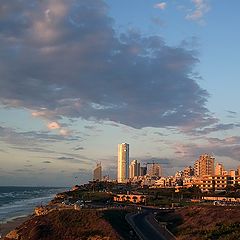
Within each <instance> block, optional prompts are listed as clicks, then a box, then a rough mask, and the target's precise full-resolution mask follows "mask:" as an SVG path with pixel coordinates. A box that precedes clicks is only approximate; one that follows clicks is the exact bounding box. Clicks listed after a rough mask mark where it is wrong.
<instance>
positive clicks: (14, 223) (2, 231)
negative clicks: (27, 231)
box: [0, 216, 30, 239]
mask: <svg viewBox="0 0 240 240" xmlns="http://www.w3.org/2000/svg"><path fill="white" fill-rule="evenodd" d="M29 218H30V216H26V217H19V218H16V219H13V220H11V221H9V222H6V223H0V236H1V237H2V239H3V238H4V237H5V236H6V235H7V234H8V233H9V232H10V231H12V230H14V229H15V228H16V227H18V226H20V225H21V224H22V223H23V222H25V221H26V220H28V219H29ZM1 237H0V239H1Z"/></svg>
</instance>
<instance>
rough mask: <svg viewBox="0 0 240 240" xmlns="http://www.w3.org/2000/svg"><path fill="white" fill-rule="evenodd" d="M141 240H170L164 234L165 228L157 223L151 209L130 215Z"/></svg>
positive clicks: (129, 219)
mask: <svg viewBox="0 0 240 240" xmlns="http://www.w3.org/2000/svg"><path fill="white" fill-rule="evenodd" d="M128 221H129V222H130V224H131V225H132V226H133V228H134V230H135V231H136V233H137V234H138V236H139V237H140V239H141V240H168V238H165V237H164V236H163V234H162V233H163V229H162V228H161V227H160V226H159V225H158V224H157V223H155V222H154V221H155V220H154V219H153V217H152V215H151V212H150V211H143V212H140V213H137V214H134V215H130V216H129V217H128Z"/></svg>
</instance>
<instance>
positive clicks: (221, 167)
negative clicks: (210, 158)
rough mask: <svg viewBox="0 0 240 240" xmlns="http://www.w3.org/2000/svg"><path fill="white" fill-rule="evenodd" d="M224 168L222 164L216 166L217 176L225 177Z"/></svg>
mask: <svg viewBox="0 0 240 240" xmlns="http://www.w3.org/2000/svg"><path fill="white" fill-rule="evenodd" d="M223 172H224V167H223V164H222V163H217V164H216V166H215V175H223Z"/></svg>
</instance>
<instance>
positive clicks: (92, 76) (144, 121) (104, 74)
mask: <svg viewBox="0 0 240 240" xmlns="http://www.w3.org/2000/svg"><path fill="white" fill-rule="evenodd" d="M239 7H240V2H239V1H237V0H233V1H231V3H229V1H227V0H221V1H218V0H212V1H210V0H183V1H181V2H180V1H176V0H171V1H170V0H168V1H167V0H166V1H155V0H149V1H143V0H131V1H127V0H121V1H113V0H108V1H103V0H92V1H88V0H82V1H78V0H48V1H35V2H34V3H32V2H29V1H27V0H22V1H17V0H13V1H7V0H3V1H2V2H1V7H0V12H1V17H0V185H25V186H26V185H38V186H43V185H44V186H71V185H74V184H81V183H84V182H87V181H88V180H91V179H92V169H93V168H94V167H95V163H96V162H98V161H101V163H102V165H103V166H104V171H106V174H107V175H109V176H110V178H114V177H115V176H116V174H117V161H118V160H117V158H118V157H117V150H116V146H117V144H118V143H119V142H127V143H129V144H130V146H131V157H130V160H133V159H137V160H138V161H139V162H143V161H153V160H154V161H156V162H158V163H160V164H161V166H162V168H163V169H164V175H172V174H174V173H175V172H176V171H177V170H179V169H182V168H183V167H185V166H189V165H192V166H193V164H194V162H195V161H196V159H198V157H199V155H201V154H202V153H205V152H206V153H209V154H212V155H214V156H215V158H216V161H217V162H220V163H223V164H224V167H226V169H231V168H235V166H238V165H239V163H240V157H239V156H240V129H239V127H240V122H239V117H240V113H239V107H238V101H237V99H238V95H239V93H238V89H239V88H240V86H239V85H240V82H239V80H238V79H239V77H240V74H239V71H238V62H239V54H238V53H239V51H240V46H239V40H240V33H239V31H238V30H237V29H238V28H239V26H238V25H239V24H238V23H239V20H240V19H239V18H240V16H239V14H238V9H239Z"/></svg>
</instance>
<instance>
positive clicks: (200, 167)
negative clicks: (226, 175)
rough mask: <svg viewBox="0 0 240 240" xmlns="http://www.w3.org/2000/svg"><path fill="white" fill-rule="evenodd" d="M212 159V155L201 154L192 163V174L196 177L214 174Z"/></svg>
mask: <svg viewBox="0 0 240 240" xmlns="http://www.w3.org/2000/svg"><path fill="white" fill-rule="evenodd" d="M214 160H215V158H214V157H213V156H211V155H209V154H206V153H205V154H202V155H201V156H200V157H199V159H198V160H197V161H196V162H195V164H194V175H195V176H197V177H202V176H204V175H214Z"/></svg>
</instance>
